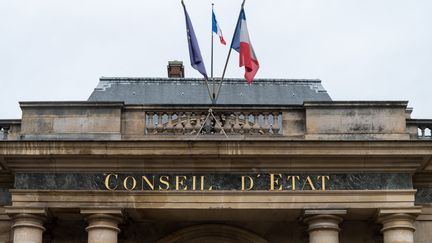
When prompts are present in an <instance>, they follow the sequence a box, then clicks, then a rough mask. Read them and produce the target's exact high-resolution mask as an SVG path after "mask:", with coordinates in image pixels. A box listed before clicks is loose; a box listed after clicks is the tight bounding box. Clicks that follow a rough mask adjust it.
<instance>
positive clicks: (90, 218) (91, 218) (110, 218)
mask: <svg viewBox="0 0 432 243" xmlns="http://www.w3.org/2000/svg"><path fill="white" fill-rule="evenodd" d="M81 214H83V215H84V216H85V219H86V221H87V223H88V227H87V228H86V230H87V232H88V241H87V242H88V243H117V235H118V233H119V232H120V229H119V228H118V224H119V223H121V222H122V219H123V214H122V211H121V210H120V209H82V210H81Z"/></svg>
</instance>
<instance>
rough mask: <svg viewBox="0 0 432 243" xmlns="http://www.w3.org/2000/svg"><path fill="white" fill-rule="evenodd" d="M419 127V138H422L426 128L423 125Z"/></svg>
mask: <svg viewBox="0 0 432 243" xmlns="http://www.w3.org/2000/svg"><path fill="white" fill-rule="evenodd" d="M419 129H420V136H419V137H420V138H424V137H425V134H426V133H425V130H426V128H425V127H419Z"/></svg>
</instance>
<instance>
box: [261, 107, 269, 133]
mask: <svg viewBox="0 0 432 243" xmlns="http://www.w3.org/2000/svg"><path fill="white" fill-rule="evenodd" d="M269 119H270V116H269V113H268V112H263V120H264V124H263V127H262V130H261V133H262V134H267V133H269V131H270V123H269Z"/></svg>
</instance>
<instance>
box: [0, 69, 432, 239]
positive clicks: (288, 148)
mask: <svg viewBox="0 0 432 243" xmlns="http://www.w3.org/2000/svg"><path fill="white" fill-rule="evenodd" d="M169 70H172V69H169ZM181 77H183V76H181ZM20 107H21V109H22V118H21V119H20V120H1V121H0V127H1V128H2V138H3V140H2V141H1V142H0V165H1V176H0V179H1V180H0V182H1V184H0V185H1V190H0V191H1V197H0V201H1V207H0V216H1V218H0V220H1V221H0V242H12V241H13V242H16V243H29V242H34V243H40V242H47V243H48V242H50V243H51V242H52V243H63V242H68V243H72V242H73V243H75V242H76V243H82V242H91V243H115V242H123V243H138V242H146V243H147V242H149V243H169V242H191V243H195V242H210V243H211V242H240V243H241V242H244V243H246V242H260V243H261V242H262V243H264V242H277V243H280V242H282V243H306V242H311V243H337V242H341V243H381V242H384V243H412V242H416V243H430V242H432V207H431V205H432V204H431V203H432V139H431V135H430V129H431V126H432V120H418V119H417V120H416V119H412V118H411V117H410V113H411V109H410V108H407V102H405V101H361V102H360V101H332V100H331V98H330V96H329V95H328V94H327V92H326V91H325V89H324V88H323V87H322V85H321V82H320V81H319V80H270V79H263V80H256V81H254V83H252V85H250V86H248V85H247V84H246V83H245V82H244V81H243V80H236V79H228V80H227V81H226V82H225V83H224V85H223V86H222V89H221V95H220V97H219V100H218V103H217V104H211V102H209V99H208V97H207V90H206V86H205V85H204V82H203V81H202V80H199V79H187V78H101V79H100V82H99V85H98V86H97V87H96V88H95V90H94V91H93V93H92V94H91V96H90V98H89V100H88V101H82V102H20Z"/></svg>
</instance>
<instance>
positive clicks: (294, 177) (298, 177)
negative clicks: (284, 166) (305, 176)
mask: <svg viewBox="0 0 432 243" xmlns="http://www.w3.org/2000/svg"><path fill="white" fill-rule="evenodd" d="M289 179H291V190H292V191H295V190H296V180H297V181H299V180H300V176H288V178H287V180H289Z"/></svg>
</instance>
